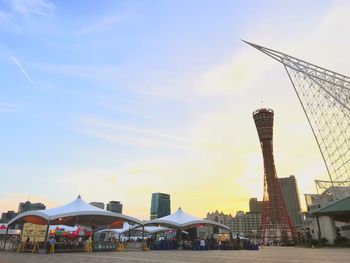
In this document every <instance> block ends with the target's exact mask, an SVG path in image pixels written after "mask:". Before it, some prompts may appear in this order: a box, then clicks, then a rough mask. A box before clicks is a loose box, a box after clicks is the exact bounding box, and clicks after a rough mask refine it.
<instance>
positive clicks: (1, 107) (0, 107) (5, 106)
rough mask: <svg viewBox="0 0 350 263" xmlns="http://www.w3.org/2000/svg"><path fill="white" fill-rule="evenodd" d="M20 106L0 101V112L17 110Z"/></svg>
mask: <svg viewBox="0 0 350 263" xmlns="http://www.w3.org/2000/svg"><path fill="white" fill-rule="evenodd" d="M20 107H21V106H19V105H17V104H12V103H3V102H0V112H14V111H17V110H18V109H19V108H20Z"/></svg>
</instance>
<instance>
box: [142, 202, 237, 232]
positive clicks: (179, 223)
mask: <svg viewBox="0 0 350 263" xmlns="http://www.w3.org/2000/svg"><path fill="white" fill-rule="evenodd" d="M144 225H145V226H166V227H171V228H179V229H186V228H191V227H194V226H196V225H203V226H204V225H210V226H216V227H219V228H221V229H225V230H228V231H231V230H230V228H229V227H228V226H226V225H223V224H220V223H218V222H215V221H211V220H206V219H201V218H198V217H194V216H191V215H189V214H187V213H185V212H184V211H183V210H182V209H181V207H180V208H179V209H178V210H177V211H176V212H175V213H173V214H171V215H168V216H164V217H161V218H157V219H153V220H149V221H144Z"/></svg>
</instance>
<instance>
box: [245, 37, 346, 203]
mask: <svg viewBox="0 0 350 263" xmlns="http://www.w3.org/2000/svg"><path fill="white" fill-rule="evenodd" d="M245 42H246V41H245ZM246 43H247V44H249V45H251V46H253V47H254V48H256V49H258V50H260V51H261V52H263V53H265V54H266V55H268V56H270V57H272V58H274V59H275V60H277V61H278V62H280V63H282V64H283V66H284V68H285V70H286V71H287V74H288V77H289V79H290V81H291V83H292V85H293V88H294V90H295V92H296V95H297V97H298V99H299V101H300V104H301V106H302V108H303V110H304V113H305V115H306V118H307V120H308V122H309V124H310V127H311V129H312V132H313V134H314V137H315V139H316V142H317V145H318V148H319V150H320V153H321V155H322V159H323V161H324V164H325V166H326V169H327V172H328V175H329V178H330V182H329V183H330V185H331V186H333V187H337V189H338V190H337V194H338V195H339V198H343V197H345V196H348V195H350V191H349V186H350V78H349V77H347V76H344V75H342V74H339V73H336V72H334V71H331V70H328V69H325V68H322V67H319V66H316V65H314V64H311V63H309V62H306V61H303V60H300V59H298V58H295V57H292V56H290V55H287V54H284V53H282V52H279V51H275V50H272V49H269V48H265V47H262V46H259V45H256V44H253V43H249V42H246Z"/></svg>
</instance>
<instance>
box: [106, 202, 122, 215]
mask: <svg viewBox="0 0 350 263" xmlns="http://www.w3.org/2000/svg"><path fill="white" fill-rule="evenodd" d="M106 210H107V211H111V212H113V213H119V214H122V213H123V204H122V203H120V201H109V203H108V204H107V207H106Z"/></svg>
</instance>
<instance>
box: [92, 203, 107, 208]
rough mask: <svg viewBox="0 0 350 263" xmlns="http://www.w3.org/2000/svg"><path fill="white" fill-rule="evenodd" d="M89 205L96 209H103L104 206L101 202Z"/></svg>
mask: <svg viewBox="0 0 350 263" xmlns="http://www.w3.org/2000/svg"><path fill="white" fill-rule="evenodd" d="M90 205H92V206H94V207H97V208H101V209H105V204H104V203H102V202H91V203H90Z"/></svg>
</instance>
